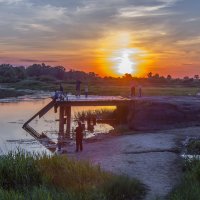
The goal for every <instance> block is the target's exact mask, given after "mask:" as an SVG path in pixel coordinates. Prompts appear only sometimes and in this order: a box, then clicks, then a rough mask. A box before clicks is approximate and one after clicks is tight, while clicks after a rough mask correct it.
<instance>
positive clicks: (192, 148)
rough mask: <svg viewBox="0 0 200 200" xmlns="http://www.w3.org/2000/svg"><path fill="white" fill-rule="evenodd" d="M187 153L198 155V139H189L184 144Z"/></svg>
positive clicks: (199, 149) (199, 143) (199, 148)
mask: <svg viewBox="0 0 200 200" xmlns="http://www.w3.org/2000/svg"><path fill="white" fill-rule="evenodd" d="M186 149H187V154H192V155H200V139H191V140H190V141H189V143H188V144H187V145H186Z"/></svg>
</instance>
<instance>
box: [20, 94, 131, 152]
mask: <svg viewBox="0 0 200 200" xmlns="http://www.w3.org/2000/svg"><path fill="white" fill-rule="evenodd" d="M132 102H133V100H132V99H129V98H123V97H121V96H88V97H87V98H85V97H84V96H80V97H76V96H68V97H65V98H64V99H62V100H61V99H57V100H52V101H51V102H50V103H49V104H47V105H46V106H45V107H44V108H42V109H41V110H40V111H39V112H37V113H36V114H35V115H33V117H31V118H30V119H29V120H28V121H27V122H25V123H24V125H23V129H24V130H26V131H27V132H28V133H30V134H31V135H32V136H33V137H35V138H36V139H39V140H40V139H42V138H45V140H46V141H47V146H46V147H47V148H48V149H49V150H51V151H55V150H56V149H55V147H54V146H56V144H55V143H54V142H53V141H51V139H50V138H48V137H47V136H46V135H45V134H44V133H42V135H41V134H39V133H38V132H37V131H35V130H34V129H33V128H32V127H30V125H29V123H30V122H31V121H33V120H34V119H35V118H36V117H39V118H41V117H42V116H44V115H45V114H46V113H47V112H48V111H49V110H51V109H52V108H54V111H55V113H57V110H59V135H60V136H63V137H67V136H69V135H70V130H71V107H72V106H116V107H120V106H129V105H130V104H131V103H132ZM65 125H66V128H65ZM43 145H44V144H43ZM49 146H50V148H49Z"/></svg>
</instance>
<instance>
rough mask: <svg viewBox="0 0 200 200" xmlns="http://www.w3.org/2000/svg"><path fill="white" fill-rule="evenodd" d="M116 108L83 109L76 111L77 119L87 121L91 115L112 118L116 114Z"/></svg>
mask: <svg viewBox="0 0 200 200" xmlns="http://www.w3.org/2000/svg"><path fill="white" fill-rule="evenodd" d="M113 112H114V109H100V110H93V111H91V110H88V111H81V112H77V113H75V116H74V118H75V120H77V121H79V120H83V121H86V120H87V119H88V118H89V117H91V118H92V117H98V118H101V119H112V118H113V117H114V116H113V115H114V114H113Z"/></svg>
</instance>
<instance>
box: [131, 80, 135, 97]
mask: <svg viewBox="0 0 200 200" xmlns="http://www.w3.org/2000/svg"><path fill="white" fill-rule="evenodd" d="M134 96H135V85H134V82H133V81H132V83H131V97H134Z"/></svg>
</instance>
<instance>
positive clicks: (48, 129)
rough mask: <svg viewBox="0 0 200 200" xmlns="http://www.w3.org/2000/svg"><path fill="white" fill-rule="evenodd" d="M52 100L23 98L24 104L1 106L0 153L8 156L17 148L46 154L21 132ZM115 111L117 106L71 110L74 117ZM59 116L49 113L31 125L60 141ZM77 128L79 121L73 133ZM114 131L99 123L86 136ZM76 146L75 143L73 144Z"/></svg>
mask: <svg viewBox="0 0 200 200" xmlns="http://www.w3.org/2000/svg"><path fill="white" fill-rule="evenodd" d="M50 101H51V99H40V100H38V99H37V98H36V99H34V98H24V99H22V100H21V101H14V99H13V100H12V101H11V100H5V102H4V103H0V149H1V154H4V153H7V152H8V151H10V150H15V149H16V148H18V147H19V148H22V149H25V150H27V151H31V152H32V151H36V152H43V151H47V152H48V150H47V149H46V148H45V147H44V146H43V145H42V144H40V143H39V142H38V141H37V140H36V139H34V138H33V137H32V136H31V135H29V134H28V133H27V132H26V131H25V130H23V129H22V125H23V123H24V122H26V121H27V120H28V119H29V118H30V117H32V116H33V115H34V114H35V113H36V112H38V111H39V110H40V109H41V108H42V107H44V106H45V105H46V104H48V103H49V102H50ZM105 108H107V109H114V107H72V116H74V115H75V113H76V112H81V111H83V110H85V111H87V110H90V111H92V110H98V109H105ZM58 115H59V114H58V113H54V109H52V110H50V111H49V112H48V113H47V114H46V115H45V116H44V117H42V118H41V119H39V118H36V119H35V120H33V121H32V122H31V123H30V125H31V126H32V127H33V128H34V129H35V130H37V131H38V132H39V133H42V132H44V133H45V134H47V135H48V136H49V137H50V138H51V139H52V140H53V141H55V142H57V138H58V127H59V121H58ZM75 127H76V122H74V121H73V119H72V130H73V129H74V128H75ZM112 129H113V128H112V127H111V126H110V125H107V124H97V126H95V131H94V133H90V132H87V134H86V137H93V136H95V135H96V134H98V133H108V132H109V131H110V130H112ZM72 145H73V144H72Z"/></svg>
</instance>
